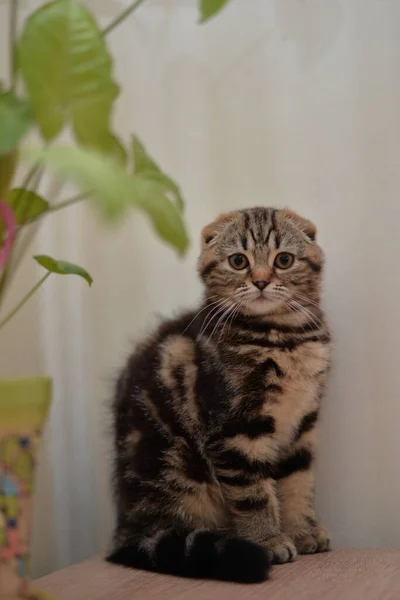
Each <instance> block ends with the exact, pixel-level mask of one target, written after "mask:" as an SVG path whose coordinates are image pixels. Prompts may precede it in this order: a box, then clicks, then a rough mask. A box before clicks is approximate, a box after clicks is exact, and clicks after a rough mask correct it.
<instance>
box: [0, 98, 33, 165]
mask: <svg viewBox="0 0 400 600" xmlns="http://www.w3.org/2000/svg"><path fill="white" fill-rule="evenodd" d="M33 122H34V116H33V111H32V107H31V105H30V104H29V102H27V101H26V100H21V99H20V98H17V97H16V96H15V95H14V94H13V93H12V92H8V93H6V94H2V95H1V96H0V156H2V155H4V154H8V153H9V152H11V150H13V149H14V148H15V147H16V146H17V144H18V142H19V140H20V139H21V138H22V136H23V135H24V134H25V133H26V132H27V131H28V129H29V128H30V127H31V126H32V124H33Z"/></svg>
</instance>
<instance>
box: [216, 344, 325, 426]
mask: <svg viewBox="0 0 400 600" xmlns="http://www.w3.org/2000/svg"><path fill="white" fill-rule="evenodd" d="M329 359H330V352H329V346H328V345H326V344H323V343H320V342H310V343H307V344H302V345H300V346H298V347H296V348H294V349H293V350H291V351H288V350H285V349H280V348H248V347H242V348H239V351H238V353H237V355H236V356H234V357H233V356H232V355H231V356H230V360H229V361H228V362H227V364H226V377H227V380H228V385H229V388H230V390H231V391H232V401H233V403H234V405H236V406H237V408H238V409H239V410H240V412H241V413H242V414H244V413H246V412H247V413H248V414H249V415H252V416H254V415H260V416H261V415H270V416H272V417H273V418H274V420H275V426H276V431H277V433H278V434H279V432H280V433H281V434H282V435H283V436H289V435H291V433H292V432H293V429H295V428H296V427H297V426H298V424H299V422H300V420H301V419H302V417H304V415H306V414H307V413H309V412H312V411H313V410H315V409H316V408H317V406H318V404H319V401H320V391H321V388H322V385H323V382H324V379H325V374H326V372H327V370H328V366H329Z"/></svg>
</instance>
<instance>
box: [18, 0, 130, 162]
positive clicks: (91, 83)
mask: <svg viewBox="0 0 400 600" xmlns="http://www.w3.org/2000/svg"><path fill="white" fill-rule="evenodd" d="M18 61H19V66H20V68H21V71H22V75H23V78H24V81H25V85H26V88H27V90H28V92H29V96H30V99H31V101H32V104H33V106H34V109H35V112H36V117H37V120H38V123H39V126H40V129H41V132H42V134H43V136H44V137H45V138H46V139H48V140H50V139H52V138H54V137H55V136H57V135H58V134H59V133H60V132H61V131H62V129H63V127H64V125H66V124H67V123H68V122H71V123H72V128H73V131H74V133H75V136H76V138H77V139H78V140H79V141H80V142H81V143H82V144H85V145H88V146H92V147H95V148H99V149H102V150H103V151H107V150H109V147H110V145H111V146H112V145H113V140H112V139H111V138H110V131H109V129H110V128H109V121H110V112H111V108H112V104H113V101H114V99H115V98H116V96H117V95H118V92H119V88H118V86H117V85H116V84H115V83H114V81H113V79H112V76H111V68H112V62H111V58H110V55H109V53H108V50H107V46H106V43H105V41H104V37H103V36H102V34H101V31H100V29H99V28H98V26H97V24H96V22H95V20H94V18H93V16H92V15H91V13H90V12H89V11H88V10H87V9H86V8H85V7H84V6H83V5H82V4H80V3H79V2H75V1H74V0H54V1H53V2H49V3H48V4H45V5H44V6H42V7H40V8H39V9H38V10H37V11H35V12H34V13H33V14H32V15H31V16H30V18H29V19H28V21H27V23H26V26H25V29H24V31H23V33H22V36H21V40H20V43H19V47H18Z"/></svg>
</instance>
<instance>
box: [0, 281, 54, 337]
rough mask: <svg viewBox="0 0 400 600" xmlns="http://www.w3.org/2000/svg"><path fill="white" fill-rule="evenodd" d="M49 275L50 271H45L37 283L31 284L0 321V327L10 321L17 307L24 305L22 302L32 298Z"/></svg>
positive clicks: (17, 309)
mask: <svg viewBox="0 0 400 600" xmlns="http://www.w3.org/2000/svg"><path fill="white" fill-rule="evenodd" d="M50 275H51V273H50V271H49V272H48V273H46V275H44V276H43V277H42V279H40V281H38V283H37V284H36V285H35V286H33V288H32V289H31V291H30V292H28V293H27V294H26V296H24V297H23V298H22V300H20V302H18V304H17V305H16V306H14V308H13V309H12V310H11V312H9V313H8V315H7V316H6V317H4V319H2V320H1V321H0V329H1V328H2V327H4V325H6V323H8V321H10V320H11V319H12V318H13V316H14V315H15V314H16V313H17V312H18V311H19V309H20V308H22V307H23V306H24V304H25V303H26V302H28V300H30V299H31V298H32V296H33V294H34V293H35V292H36V291H37V290H38V289H39V288H40V286H41V285H42V284H43V283H44V282H45V281H46V279H47V278H48V277H50Z"/></svg>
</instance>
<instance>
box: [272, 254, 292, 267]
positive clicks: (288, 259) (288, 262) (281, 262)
mask: <svg viewBox="0 0 400 600" xmlns="http://www.w3.org/2000/svg"><path fill="white" fill-rule="evenodd" d="M293 263H294V256H293V254H289V252H280V253H279V254H277V255H276V257H275V260H274V267H277V268H278V269H288V268H289V267H291V266H292V264H293Z"/></svg>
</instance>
